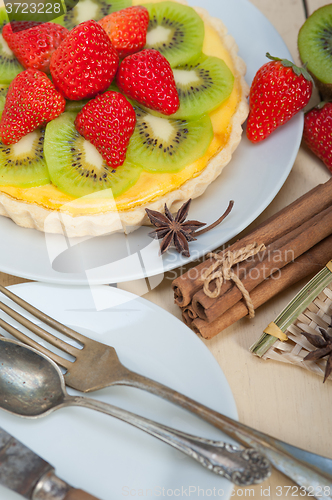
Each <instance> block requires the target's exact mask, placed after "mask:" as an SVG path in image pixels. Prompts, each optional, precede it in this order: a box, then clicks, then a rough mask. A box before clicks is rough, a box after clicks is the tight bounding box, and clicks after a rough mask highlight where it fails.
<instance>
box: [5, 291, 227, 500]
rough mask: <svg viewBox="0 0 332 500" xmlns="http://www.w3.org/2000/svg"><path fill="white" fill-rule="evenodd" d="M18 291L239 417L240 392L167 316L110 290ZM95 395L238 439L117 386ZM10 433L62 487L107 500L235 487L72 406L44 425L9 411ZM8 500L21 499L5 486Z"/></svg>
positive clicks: (129, 361) (126, 428)
mask: <svg viewBox="0 0 332 500" xmlns="http://www.w3.org/2000/svg"><path fill="white" fill-rule="evenodd" d="M11 289H12V290H13V291H14V292H15V293H17V294H18V295H20V296H21V297H23V298H24V299H26V300H28V301H29V302H30V303H32V304H34V305H35V306H36V307H38V308H39V309H41V310H43V311H45V312H46V313H47V314H49V315H51V316H53V317H56V319H58V320H59V321H61V322H62V323H65V324H67V325H69V326H71V327H72V328H74V329H76V330H77V331H80V332H81V333H83V334H86V335H87V336H90V337H91V338H94V339H96V340H99V341H101V342H103V343H106V344H110V345H112V346H114V347H115V348H116V350H117V352H118V355H119V358H120V360H121V362H122V363H123V364H124V365H125V366H127V367H128V368H130V369H132V370H134V371H137V372H139V373H141V374H143V375H146V376H148V377H151V378H154V379H155V380H158V381H159V382H161V383H164V384H167V385H168V386H170V387H172V388H174V389H176V390H178V391H180V392H182V393H184V394H186V395H188V396H190V397H192V398H194V399H196V400H198V401H200V402H201V403H203V404H205V405H208V406H210V407H211V408H213V409H215V410H217V411H220V412H222V413H224V414H226V415H228V416H230V417H232V418H237V412H236V407H235V403H234V399H233V396H232V393H231V391H230V388H229V386H228V383H227V381H226V379H225V377H224V375H223V373H222V371H221V370H220V368H219V366H218V364H217V362H216V360H215V359H214V358H213V356H212V354H211V353H210V352H209V350H208V349H207V348H206V347H205V345H204V344H203V343H202V342H201V341H200V340H199V339H198V338H197V337H196V336H194V335H193V334H192V332H191V331H190V330H189V329H188V328H187V327H186V326H184V325H183V324H182V323H181V322H180V321H179V320H177V319H176V318H174V317H173V316H171V315H170V314H169V313H167V312H165V311H164V310H163V309H160V308H158V307H157V306H155V305H154V304H151V303H150V302H148V301H146V300H144V299H141V298H137V297H136V296H135V295H132V294H129V293H128V292H123V291H122V290H118V289H116V288H113V287H106V286H98V287H96V288H93V289H92V290H90V289H89V288H85V287H71V286H67V287H61V286H57V285H49V284H42V283H28V284H23V285H16V286H14V287H11ZM3 300H4V301H5V302H7V303H8V300H7V299H3ZM16 308H17V309H19V308H18V307H17V306H16ZM97 310H98V312H97ZM1 317H3V318H5V315H4V314H3V313H2V312H1ZM6 320H8V318H6ZM10 322H12V323H13V324H14V323H15V322H14V321H13V320H10ZM1 333H4V332H1ZM69 391H70V393H71V394H74V393H75V391H73V390H69ZM69 391H68V392H69ZM77 394H79V393H77ZM89 396H90V397H94V398H98V399H99V398H100V399H101V400H103V401H107V402H109V403H112V404H115V405H118V406H121V407H123V408H125V409H127V410H130V411H133V412H135V413H138V414H141V415H143V416H145V417H148V418H152V419H154V420H156V421H159V422H162V423H164V424H166V425H169V426H172V427H176V428H178V429H181V430H183V431H185V432H189V433H192V434H196V435H201V436H203V437H206V438H213V439H218V440H220V439H221V440H224V439H226V440H228V438H227V437H226V436H224V435H223V434H222V433H221V432H220V431H218V430H217V429H215V428H214V427H212V426H210V425H208V424H206V423H205V422H203V421H201V420H200V419H198V418H197V417H194V416H193V415H192V414H190V413H188V412H186V411H184V410H182V409H179V408H178V407H176V406H174V405H172V404H170V403H167V402H165V401H164V400H162V399H160V398H158V397H156V396H152V395H150V394H147V393H145V392H143V391H139V390H138V389H133V388H128V387H109V388H107V389H103V390H101V391H98V392H97V393H92V394H91V395H89ZM0 426H1V427H3V428H4V429H5V430H6V431H7V432H9V433H11V434H13V435H14V436H15V437H16V438H17V439H19V440H21V441H22V442H23V443H25V444H26V445H27V446H29V447H30V448H32V449H33V450H35V451H36V452H37V453H39V455H41V456H42V457H43V458H45V460H47V461H49V462H50V463H51V464H52V465H53V466H54V467H55V468H56V473H57V474H58V475H59V476H60V477H61V478H62V479H64V480H66V481H68V482H69V483H70V484H72V485H74V486H75V487H80V488H82V489H85V490H87V491H88V492H90V493H91V494H94V495H95V496H96V497H97V498H100V499H101V500H120V499H121V498H126V497H129V498H133V497H139V498H141V497H142V496H143V497H144V498H145V497H147V498H151V494H150V492H149V490H152V492H153V495H152V498H157V497H160V496H171V492H173V493H174V496H181V495H178V490H180V492H181V491H182V488H183V490H186V491H187V494H188V492H189V488H191V490H190V491H191V495H190V496H191V498H197V497H198V488H201V489H202V491H204V492H205V496H209V495H211V490H212V492H213V488H216V491H217V492H218V491H219V496H218V498H222V499H223V500H227V499H229V498H230V495H231V491H232V485H231V483H229V482H228V481H226V480H225V479H224V478H221V477H219V476H216V475H215V474H213V473H212V472H210V471H208V470H206V469H204V468H203V467H201V466H200V465H198V464H197V463H196V462H195V461H194V460H192V459H190V458H189V457H187V456H185V455H183V454H182V453H180V452H178V451H176V450H174V449H173V448H171V447H170V446H168V445H166V444H164V443H162V442H160V441H158V440H157V439H155V438H153V437H151V436H150V435H148V434H146V433H144V432H143V431H140V430H138V429H135V428H134V427H131V426H130V425H129V424H126V423H124V422H121V421H118V420H116V419H115V418H112V417H108V416H106V415H102V414H99V413H97V412H95V411H91V410H87V409H85V408H65V409H61V410H59V411H57V412H55V413H53V414H51V415H49V416H47V417H44V418H40V419H35V420H34V419H31V420H30V419H23V418H20V417H16V416H14V415H11V414H9V413H7V412H5V411H3V410H0ZM163 488H164V492H165V494H164V495H163V494H162V492H163V490H162V489H163ZM195 488H196V490H195ZM167 490H168V491H169V493H168V495H167V494H166V493H167ZM140 492H141V493H140ZM142 492H143V494H142ZM202 495H203V493H202V492H201V493H200V496H202ZM182 496H185V495H182ZM188 496H189V495H188ZM0 498H1V499H6V500H18V499H19V498H21V497H19V496H18V495H17V494H14V493H12V492H9V491H8V490H6V489H4V488H3V487H2V486H0Z"/></svg>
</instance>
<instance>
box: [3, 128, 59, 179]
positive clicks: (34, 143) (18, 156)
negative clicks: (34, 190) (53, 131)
mask: <svg viewBox="0 0 332 500" xmlns="http://www.w3.org/2000/svg"><path fill="white" fill-rule="evenodd" d="M44 137H45V129H43V128H42V129H37V130H35V131H34V132H31V133H30V134H27V135H26V136H24V137H23V138H22V139H21V140H20V141H19V142H17V143H16V144H10V145H5V144H2V142H0V184H1V185H2V186H6V185H10V186H17V187H23V188H26V187H33V186H42V185H43V184H48V183H49V182H50V177H49V174H48V170H47V166H46V162H45V159H44V153H43V148H44Z"/></svg>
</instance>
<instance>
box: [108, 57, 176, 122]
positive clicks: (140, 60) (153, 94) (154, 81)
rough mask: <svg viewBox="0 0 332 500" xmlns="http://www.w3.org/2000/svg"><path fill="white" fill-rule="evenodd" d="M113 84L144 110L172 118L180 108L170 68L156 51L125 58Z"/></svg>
mask: <svg viewBox="0 0 332 500" xmlns="http://www.w3.org/2000/svg"><path fill="white" fill-rule="evenodd" d="M116 80H117V84H118V86H119V88H120V89H121V90H122V91H123V92H124V93H125V94H126V95H127V96H128V97H130V98H132V99H135V100H136V101H138V102H139V103H141V104H144V106H146V107H147V108H150V109H154V110H156V111H159V112H160V113H163V114H165V115H171V114H173V113H175V112H176V111H177V110H178V108H179V106H180V101H179V96H178V91H177V89H176V85H175V80H174V75H173V71H172V68H171V66H170V64H169V62H168V61H167V59H166V58H165V57H164V56H163V55H162V54H161V53H160V52H158V50H155V49H146V50H142V51H141V52H137V53H136V54H133V55H131V56H128V57H126V58H125V59H124V60H123V61H122V63H121V64H120V68H119V71H118V73H117V78H116Z"/></svg>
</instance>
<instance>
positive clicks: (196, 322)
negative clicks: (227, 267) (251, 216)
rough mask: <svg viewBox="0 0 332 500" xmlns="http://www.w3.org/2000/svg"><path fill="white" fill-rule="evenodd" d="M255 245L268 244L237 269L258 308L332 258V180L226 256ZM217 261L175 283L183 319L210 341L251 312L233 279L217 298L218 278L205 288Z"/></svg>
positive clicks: (271, 219)
mask: <svg viewBox="0 0 332 500" xmlns="http://www.w3.org/2000/svg"><path fill="white" fill-rule="evenodd" d="M251 244H257V245H258V246H260V245H262V244H264V245H265V249H264V250H262V251H260V252H259V253H257V254H256V255H255V256H253V257H251V258H250V259H248V260H246V261H244V262H242V263H239V264H237V265H236V266H234V267H233V268H232V271H234V273H235V274H236V276H238V277H239V278H240V280H241V282H242V284H243V285H244V287H245V289H246V290H247V291H248V292H249V294H250V299H251V302H252V305H253V306H254V308H255V309H256V308H258V307H259V306H260V305H262V304H264V303H265V302H266V301H267V300H269V299H270V298H272V297H273V296H275V295H276V294H278V293H279V292H281V291H282V290H285V289H287V288H288V287H289V286H291V285H292V284H294V283H296V282H298V281H300V280H301V279H303V278H305V277H307V276H309V275H311V274H314V273H317V272H318V271H319V270H320V269H322V268H323V267H324V265H325V264H326V263H327V262H328V261H329V260H331V259H332V179H330V180H329V181H328V182H326V183H325V184H321V185H319V186H317V187H315V188H314V189H312V190H311V191H309V192H308V193H306V194H305V195H303V196H302V197H301V198H299V199H298V200H296V201H295V202H293V203H292V204H291V205H289V206H288V207H286V208H284V209H283V210H281V211H280V212H278V213H277V214H275V215H274V216H273V217H271V218H270V219H268V220H266V221H265V222H264V223H263V224H261V225H260V226H258V227H257V228H256V229H255V230H254V231H253V232H251V233H250V234H248V235H247V236H245V237H244V238H242V239H241V240H238V241H237V242H236V243H234V244H233V245H231V246H230V247H228V248H227V249H226V250H224V251H223V252H222V254H221V256H222V255H223V254H224V255H226V253H227V252H236V251H238V250H241V249H244V248H246V247H247V246H248V245H251ZM219 256H220V254H219ZM215 263H216V260H215V258H214V257H210V258H207V259H206V260H204V261H203V262H202V263H201V264H199V265H198V266H196V267H194V268H192V269H190V270H189V271H188V272H186V273H185V274H183V275H182V276H180V277H179V278H176V279H175V280H174V281H173V283H172V287H173V290H174V298H175V303H176V304H178V306H179V307H181V309H182V316H183V320H184V322H185V323H186V324H187V325H188V326H189V327H190V328H192V329H193V330H194V331H195V332H196V333H198V334H200V335H201V336H202V337H204V338H205V339H211V338H212V337H214V336H215V335H217V334H218V333H219V332H221V331H222V330H224V329H225V328H227V327H228V326H230V325H231V324H233V323H235V322H236V321H237V320H239V319H241V318H243V317H244V316H247V315H248V306H247V304H246V302H245V300H244V299H243V294H242V292H241V291H240V290H239V288H238V286H236V284H234V282H233V281H232V280H228V281H223V283H222V285H221V287H220V290H219V293H218V294H217V296H214V295H216V293H214V292H215V290H216V286H217V282H216V280H212V281H211V282H209V283H208V290H207V291H206V288H205V290H204V281H205V279H206V277H205V276H206V274H207V273H208V270H209V269H210V268H211V266H212V265H214V264H215ZM207 292H208V294H207Z"/></svg>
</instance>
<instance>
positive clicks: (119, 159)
mask: <svg viewBox="0 0 332 500" xmlns="http://www.w3.org/2000/svg"><path fill="white" fill-rule="evenodd" d="M135 123H136V115H135V111H134V108H133V107H132V105H131V104H130V103H129V102H128V101H127V99H126V98H125V97H124V96H123V95H121V94H120V93H119V92H113V91H108V92H105V93H104V94H102V95H100V96H98V97H96V98H95V99H93V100H91V101H89V102H88V103H87V104H86V105H85V106H84V108H82V110H81V111H80V112H79V113H78V115H77V116H76V120H75V126H76V128H77V130H78V132H79V133H80V134H81V135H83V137H85V139H87V140H88V141H90V142H91V143H92V144H93V145H94V146H95V147H96V148H97V149H98V151H99V153H100V154H101V156H102V157H103V158H104V160H105V161H106V163H107V165H109V166H110V167H113V168H116V167H118V166H119V165H122V164H123V162H124V161H125V158H126V151H127V147H128V144H129V139H130V137H131V136H132V134H133V132H134V129H135Z"/></svg>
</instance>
